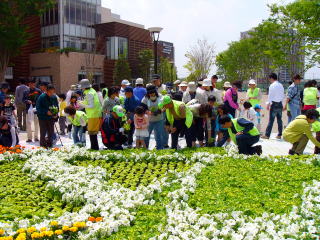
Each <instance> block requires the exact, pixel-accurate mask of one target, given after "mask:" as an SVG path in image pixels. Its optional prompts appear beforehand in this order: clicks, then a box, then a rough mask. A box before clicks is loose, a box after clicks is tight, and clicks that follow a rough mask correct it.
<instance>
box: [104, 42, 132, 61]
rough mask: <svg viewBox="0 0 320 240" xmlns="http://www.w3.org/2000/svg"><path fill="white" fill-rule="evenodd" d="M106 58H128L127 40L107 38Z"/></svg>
mask: <svg viewBox="0 0 320 240" xmlns="http://www.w3.org/2000/svg"><path fill="white" fill-rule="evenodd" d="M106 45H107V48H106V49H107V53H106V55H107V58H108V59H114V60H116V59H119V57H120V56H124V57H125V58H127V57H128V39H127V38H123V37H108V38H107V43H106Z"/></svg>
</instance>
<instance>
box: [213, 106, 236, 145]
mask: <svg viewBox="0 0 320 240" xmlns="http://www.w3.org/2000/svg"><path fill="white" fill-rule="evenodd" d="M223 116H229V117H230V118H233V117H232V115H231V114H229V112H228V108H227V107H226V106H225V105H224V104H222V105H219V106H218V108H217V117H216V124H215V125H216V133H217V134H218V141H217V147H222V146H223V145H224V144H225V143H226V142H227V144H229V142H230V141H231V140H230V136H229V133H228V129H226V128H223V127H222V125H221V124H220V123H219V120H220V118H222V117H223Z"/></svg>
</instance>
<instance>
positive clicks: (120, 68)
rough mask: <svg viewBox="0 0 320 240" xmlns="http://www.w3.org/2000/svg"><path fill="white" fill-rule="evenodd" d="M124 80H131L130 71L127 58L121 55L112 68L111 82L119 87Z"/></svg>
mask: <svg viewBox="0 0 320 240" xmlns="http://www.w3.org/2000/svg"><path fill="white" fill-rule="evenodd" d="M124 79H128V80H130V79H131V69H130V65H129V62H128V60H127V58H126V57H125V56H123V55H121V56H119V59H118V60H117V61H116V63H115V66H114V70H113V80H114V82H115V84H116V85H120V83H121V81H122V80H124Z"/></svg>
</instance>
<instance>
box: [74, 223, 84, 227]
mask: <svg viewBox="0 0 320 240" xmlns="http://www.w3.org/2000/svg"><path fill="white" fill-rule="evenodd" d="M73 226H74V227H77V228H85V227H86V223H85V222H75V223H74V224H73Z"/></svg>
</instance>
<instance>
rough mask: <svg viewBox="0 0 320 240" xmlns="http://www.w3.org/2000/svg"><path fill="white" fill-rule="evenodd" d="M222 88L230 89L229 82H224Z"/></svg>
mask: <svg viewBox="0 0 320 240" xmlns="http://www.w3.org/2000/svg"><path fill="white" fill-rule="evenodd" d="M223 87H224V88H231V87H232V86H231V83H230V82H224V84H223Z"/></svg>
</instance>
